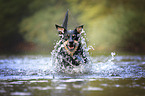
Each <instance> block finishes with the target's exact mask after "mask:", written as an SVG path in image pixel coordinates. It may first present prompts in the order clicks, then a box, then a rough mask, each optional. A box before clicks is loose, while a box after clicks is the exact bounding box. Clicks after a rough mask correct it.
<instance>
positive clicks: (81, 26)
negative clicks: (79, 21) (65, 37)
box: [75, 25, 84, 33]
mask: <svg viewBox="0 0 145 96" xmlns="http://www.w3.org/2000/svg"><path fill="white" fill-rule="evenodd" d="M83 26H84V25H80V26H78V27H76V29H75V30H76V31H77V32H78V33H81V32H82V30H83Z"/></svg>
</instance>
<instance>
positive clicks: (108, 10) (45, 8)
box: [0, 0, 145, 54]
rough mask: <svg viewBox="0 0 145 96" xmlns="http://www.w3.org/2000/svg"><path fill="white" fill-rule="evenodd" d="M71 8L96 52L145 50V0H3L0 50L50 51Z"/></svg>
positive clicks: (73, 23) (75, 22)
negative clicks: (59, 27) (57, 26)
mask: <svg viewBox="0 0 145 96" xmlns="http://www.w3.org/2000/svg"><path fill="white" fill-rule="evenodd" d="M67 9H69V22H68V29H74V28H75V27H76V26H78V25H80V24H84V30H85V31H86V33H87V38H88V41H87V43H88V45H89V46H93V47H94V49H95V50H90V51H91V52H92V53H97V52H111V51H117V52H133V53H143V52H145V0H0V53H9V52H10V53H31V52H34V53H41V52H42V53H43V52H44V53H48V54H49V53H50V52H51V51H52V50H53V47H54V45H55V42H56V41H57V40H58V39H59V37H58V34H57V31H56V28H55V26H54V25H55V24H59V25H61V24H62V22H63V19H64V16H65V13H66V11H67Z"/></svg>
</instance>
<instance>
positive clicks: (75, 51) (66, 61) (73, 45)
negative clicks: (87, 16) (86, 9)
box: [55, 11, 88, 66]
mask: <svg viewBox="0 0 145 96" xmlns="http://www.w3.org/2000/svg"><path fill="white" fill-rule="evenodd" d="M67 22H68V11H67V12H66V15H65V19H64V21H63V24H62V26H59V25H57V24H56V25H55V26H56V29H57V31H58V33H59V36H60V41H59V42H58V43H57V46H55V50H56V53H55V56H56V59H57V62H59V63H60V64H61V65H63V66H70V65H75V66H78V65H80V64H83V63H87V62H88V60H87V56H86V53H85V50H84V49H83V47H82V44H81V36H82V35H81V33H82V31H83V25H81V26H78V27H76V28H75V29H74V30H67Z"/></svg>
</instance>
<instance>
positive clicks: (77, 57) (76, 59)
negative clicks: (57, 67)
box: [73, 55, 84, 64]
mask: <svg viewBox="0 0 145 96" xmlns="http://www.w3.org/2000/svg"><path fill="white" fill-rule="evenodd" d="M73 59H74V60H75V62H76V63H78V64H81V63H84V60H83V59H82V57H80V56H78V55H75V56H73Z"/></svg>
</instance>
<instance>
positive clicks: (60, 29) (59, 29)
mask: <svg viewBox="0 0 145 96" xmlns="http://www.w3.org/2000/svg"><path fill="white" fill-rule="evenodd" d="M55 27H56V29H57V31H58V32H59V34H64V32H65V31H66V30H65V28H64V27H62V26H59V25H57V24H55Z"/></svg>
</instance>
